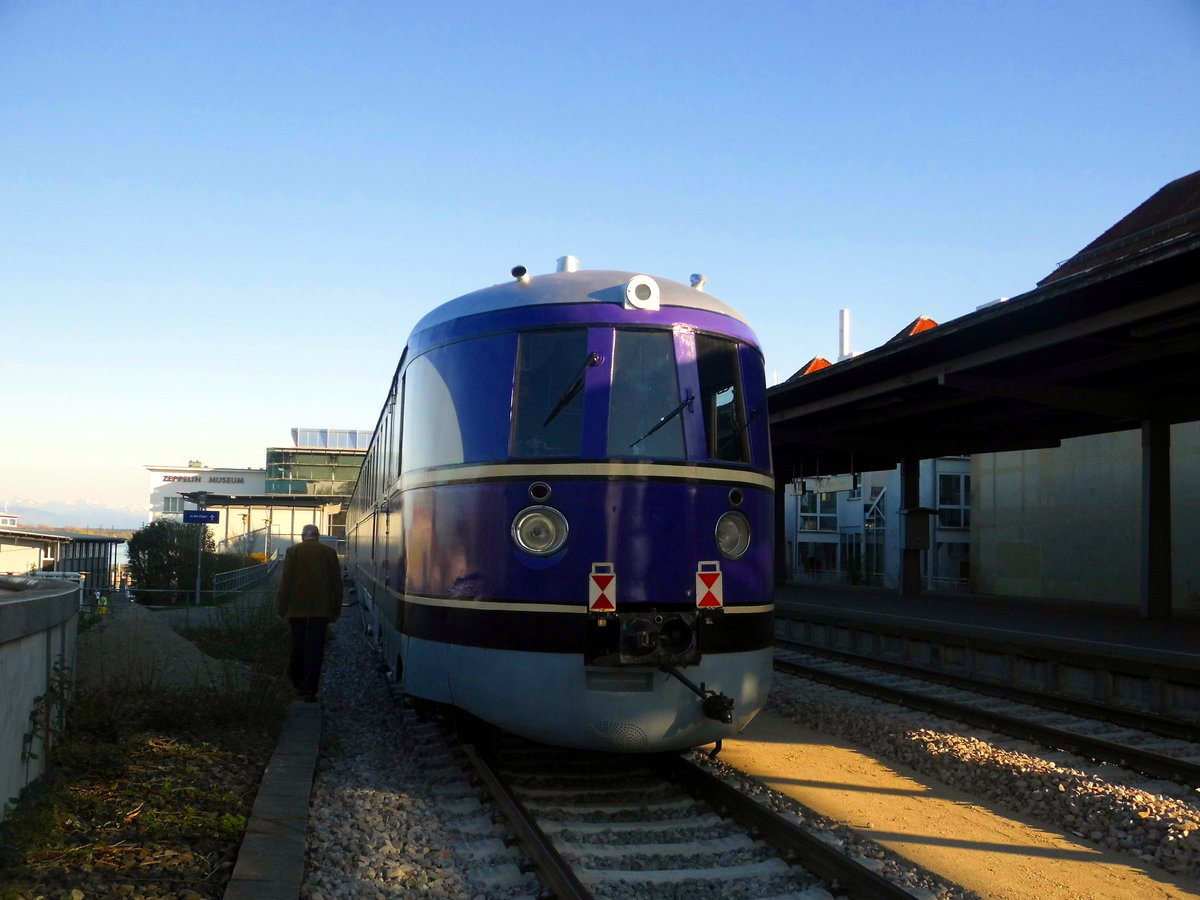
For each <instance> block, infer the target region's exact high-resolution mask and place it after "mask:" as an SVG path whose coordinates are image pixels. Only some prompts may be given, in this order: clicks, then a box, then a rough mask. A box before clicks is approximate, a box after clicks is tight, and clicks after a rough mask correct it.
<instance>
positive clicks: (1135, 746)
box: [775, 640, 1200, 787]
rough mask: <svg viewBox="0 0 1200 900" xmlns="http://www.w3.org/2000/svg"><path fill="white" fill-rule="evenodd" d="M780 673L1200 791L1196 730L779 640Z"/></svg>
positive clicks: (1159, 719)
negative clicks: (1196, 788) (1185, 785)
mask: <svg viewBox="0 0 1200 900" xmlns="http://www.w3.org/2000/svg"><path fill="white" fill-rule="evenodd" d="M776 648H777V649H776V658H775V664H776V667H777V668H778V669H780V670H782V671H785V672H789V673H791V674H794V675H800V676H802V677H805V678H810V679H812V680H814V681H819V682H822V683H824V684H829V685H831V686H833V687H838V688H842V689H845V690H850V691H854V692H855V693H859V694H863V695H866V696H870V697H875V698H876V699H880V700H886V701H889V702H892V703H897V704H900V705H903V706H906V707H908V708H911V709H916V710H920V711H922V712H928V713H931V714H933V715H937V716H941V717H943V718H947V719H954V720H956V721H960V722H965V723H967V724H969V725H973V726H976V727H980V728H987V729H989V730H992V731H997V732H1000V733H1002V734H1007V735H1009V736H1011V737H1015V738H1020V739H1023V740H1029V741H1033V742H1035V743H1039V744H1045V745H1047V746H1049V747H1052V748H1054V749H1056V750H1063V751H1066V752H1070V753H1075V754H1078V755H1081V756H1086V757H1089V758H1091V759H1093V760H1096V761H1098V762H1105V763H1111V764H1113V765H1118V766H1121V767H1123V768H1128V769H1133V770H1135V771H1137V772H1140V773H1142V774H1144V775H1149V776H1151V777H1154V778H1165V779H1168V780H1171V781H1178V782H1182V783H1185V784H1189V785H1192V786H1195V787H1200V743H1197V738H1198V737H1200V735H1198V734H1197V730H1196V728H1195V727H1194V726H1190V725H1187V724H1185V723H1181V722H1177V721H1174V720H1168V719H1163V718H1162V717H1160V716H1155V715H1143V714H1139V713H1137V712H1135V711H1131V710H1124V709H1113V708H1110V707H1102V706H1099V705H1098V704H1094V703H1089V702H1084V701H1080V702H1078V703H1073V702H1071V701H1068V700H1064V699H1062V698H1049V697H1045V696H1044V695H1040V694H1032V693H1030V692H1027V691H1021V690H1019V689H1015V688H1006V687H1001V686H998V685H995V684H987V683H981V682H976V681H972V680H969V679H963V678H955V677H954V676H947V675H944V674H941V673H929V672H926V671H923V670H919V669H912V668H911V667H907V666H902V665H897V664H891V663H884V664H882V665H881V664H879V662H878V661H877V660H873V659H868V658H865V657H854V656H853V655H852V654H844V653H829V652H827V651H825V650H824V649H823V648H822V649H817V648H812V647H807V646H804V645H798V644H794V643H792V642H788V641H782V640H777V641H776Z"/></svg>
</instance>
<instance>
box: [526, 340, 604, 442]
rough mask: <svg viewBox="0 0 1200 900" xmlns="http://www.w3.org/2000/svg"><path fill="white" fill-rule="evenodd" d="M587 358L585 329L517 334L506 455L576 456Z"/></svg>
mask: <svg viewBox="0 0 1200 900" xmlns="http://www.w3.org/2000/svg"><path fill="white" fill-rule="evenodd" d="M588 362H589V354H588V351H587V330H586V329H583V328H573V329H568V330H563V331H526V332H523V333H522V334H521V339H520V343H519V346H518V349H517V372H516V378H515V387H516V390H515V394H514V397H513V421H512V437H511V442H510V447H511V453H510V455H511V456H514V457H522V456H579V454H580V453H581V451H582V448H583V404H584V399H583V398H584V394H585V390H584V381H585V379H586V378H587V373H588V368H589V366H588Z"/></svg>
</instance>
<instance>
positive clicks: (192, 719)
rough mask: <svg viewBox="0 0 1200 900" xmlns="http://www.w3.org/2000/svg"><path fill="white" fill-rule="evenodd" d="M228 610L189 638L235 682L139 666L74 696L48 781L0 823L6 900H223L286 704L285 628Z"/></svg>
mask: <svg viewBox="0 0 1200 900" xmlns="http://www.w3.org/2000/svg"><path fill="white" fill-rule="evenodd" d="M230 609H231V610H233V611H231V612H229V613H228V614H227V615H222V616H221V617H220V621H219V622H217V623H216V624H214V625H212V626H210V627H208V628H205V629H204V630H202V631H199V632H196V633H194V634H189V637H190V638H191V639H193V640H194V641H195V642H196V644H197V645H198V646H200V647H201V649H203V650H204V651H205V653H206V654H207V655H208V656H212V657H220V658H222V659H225V660H230V661H236V663H237V664H238V665H237V667H236V668H237V671H239V672H240V673H242V675H241V677H238V678H222V679H212V680H208V681H204V680H193V682H192V683H190V684H188V683H185V684H182V685H179V684H176V685H173V686H164V685H166V684H168V683H169V681H170V679H167V678H163V677H160V676H161V675H162V674H163V673H160V672H153V671H151V672H148V671H147V668H146V665H145V660H144V659H142V660H140V661H134V660H131V661H130V665H129V672H130V676H129V678H128V679H127V680H126V682H125V683H122V682H121V681H120V679H115V680H114V679H112V678H109V679H106V680H105V682H104V683H103V684H100V685H94V686H92V687H90V688H89V687H88V686H87V685H84V686H83V687H82V690H81V693H80V694H79V695H78V697H77V698H76V699H75V701H74V702H73V703H72V705H71V707H70V711H69V714H68V716H67V723H66V728H65V731H64V732H63V734H62V735H61V736H60V737H59V738H58V740H57V741H56V742H55V746H54V747H53V750H52V752H51V754H50V757H49V759H48V762H49V769H48V772H47V775H46V776H45V777H44V778H43V779H42V780H41V781H40V782H38V783H37V784H36V785H35V786H33V787H31V788H30V789H28V790H27V791H26V792H25V793H24V794H23V795H22V798H21V802H20V803H19V805H18V806H17V808H16V809H15V810H14V811H13V812H12V814H11V815H10V817H9V818H8V819H7V821H6V822H5V823H4V824H3V826H0V844H3V848H2V849H0V898H2V900H17V898H20V900H34V898H39V897H43V898H46V900H58V898H70V897H72V896H74V897H76V898H78V897H80V896H81V894H80V893H79V892H82V896H84V897H87V898H93V897H106V898H107V897H111V898H117V897H128V898H151V897H153V898H163V900H170V898H179V900H185V898H186V900H198V898H219V897H220V896H221V895H222V894H223V893H224V890H225V885H226V883H227V882H228V880H229V875H230V873H231V870H232V867H233V862H234V861H235V860H236V858H237V851H238V847H239V845H240V843H241V838H242V833H243V831H244V829H245V824H246V819H247V817H248V816H249V813H250V808H251V806H252V804H253V802H254V796H255V793H256V791H257V788H258V782H259V779H260V777H261V774H262V770H263V768H264V767H265V766H266V763H267V762H268V760H269V759H270V756H271V753H272V751H273V749H274V745H275V739H276V737H277V735H278V728H279V724H280V722H281V721H282V717H283V713H284V710H285V709H286V707H287V704H288V703H289V702H290V701H291V697H292V690H291V685H290V684H288V682H287V679H286V677H284V668H285V663H286V656H287V631H286V627H285V626H284V625H283V624H282V623H281V622H279V620H278V619H276V618H275V616H274V615H273V613H271V612H270V610H269V609H263V608H261V605H254V604H251V605H250V606H245V607H230ZM111 626H112V623H107V627H111ZM82 645H83V642H81V653H82V652H83V650H82Z"/></svg>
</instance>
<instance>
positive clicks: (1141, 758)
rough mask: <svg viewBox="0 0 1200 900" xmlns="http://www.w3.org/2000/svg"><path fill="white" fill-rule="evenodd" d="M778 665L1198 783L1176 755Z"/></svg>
mask: <svg viewBox="0 0 1200 900" xmlns="http://www.w3.org/2000/svg"><path fill="white" fill-rule="evenodd" d="M775 666H776V668H778V669H781V670H783V671H785V672H790V673H792V674H795V675H799V676H801V677H803V678H810V679H812V680H813V681H820V682H822V683H823V684H828V685H831V686H833V687H837V688H842V689H844V690H849V691H853V692H855V693H857V694H863V695H865V696H869V697H874V698H876V699H878V700H886V701H888V702H890V703H897V704H900V705H901V706H906V707H908V708H909V709H915V710H919V711H921V712H928V713H932V714H933V715H936V716H941V717H942V718H946V719H953V720H955V721H958V722H964V723H966V724H968V725H974V726H976V727H979V728H987V729H989V730H991V731H999V732H1002V733H1004V734H1007V735H1009V736H1010V737H1015V738H1021V739H1023V740H1028V741H1034V742H1036V743H1039V744H1046V745H1049V746H1051V747H1054V748H1055V749H1058V750H1065V751H1067V752H1069V753H1075V754H1078V755H1080V756H1087V757H1090V758H1091V759H1093V760H1096V761H1098V762H1106V763H1112V764H1113V765H1118V766H1122V767H1124V768H1129V769H1134V770H1136V771H1138V772H1141V773H1142V774H1143V775H1149V776H1151V777H1154V778H1166V779H1168V780H1170V781H1180V782H1184V783H1186V784H1191V785H1200V765H1196V764H1195V763H1190V762H1187V761H1185V760H1181V759H1173V758H1172V757H1169V756H1164V755H1162V754H1160V753H1153V752H1151V751H1148V750H1140V749H1138V748H1137V747H1130V746H1127V745H1125V744H1118V743H1115V742H1113V741H1106V740H1103V739H1100V738H1092V737H1088V736H1087V735H1082V734H1078V733H1077V732H1073V731H1067V730H1065V729H1061V728H1053V727H1051V726H1049V725H1038V724H1037V723H1035V722H1028V721H1025V720H1022V719H1018V718H1016V717H1014V716H1008V715H1004V714H1003V713H995V712H986V711H984V710H980V709H974V708H972V707H970V706H966V705H964V704H961V703H955V702H953V701H948V700H938V699H935V698H933V697H928V696H926V695H924V694H918V693H915V692H913V691H906V690H903V689H901V688H893V687H887V686H885V685H881V684H872V683H870V682H868V681H862V680H860V679H857V678H853V677H851V676H848V675H838V674H835V673H833V672H825V671H822V670H821V669H818V668H816V667H814V666H806V665H804V664H803V663H796V662H790V661H787V660H776V661H775Z"/></svg>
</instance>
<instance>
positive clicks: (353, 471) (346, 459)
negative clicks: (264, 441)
mask: <svg viewBox="0 0 1200 900" xmlns="http://www.w3.org/2000/svg"><path fill="white" fill-rule="evenodd" d="M362 462H363V454H362V453H361V452H358V453H354V452H344V453H331V452H330V451H329V450H317V449H308V448H287V447H271V448H269V449H268V450H267V488H266V489H267V493H268V494H349V493H350V491H351V490H353V488H354V482H355V480H356V479H357V478H358V471H359V469H361V468H362Z"/></svg>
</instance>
